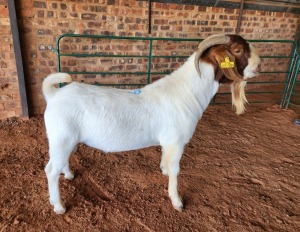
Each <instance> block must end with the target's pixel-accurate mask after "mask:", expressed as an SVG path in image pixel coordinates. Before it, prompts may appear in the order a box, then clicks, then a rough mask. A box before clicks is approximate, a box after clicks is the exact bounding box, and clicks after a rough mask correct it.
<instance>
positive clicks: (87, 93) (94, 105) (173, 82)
mask: <svg viewBox="0 0 300 232" xmlns="http://www.w3.org/2000/svg"><path fill="white" fill-rule="evenodd" d="M259 63H260V59H259V56H258V55H257V52H256V50H255V49H254V47H253V46H252V45H250V44H249V43H248V42H246V40H245V39H243V38H242V37H240V36H238V35H214V36H211V37H208V38H207V39H205V40H204V41H202V42H201V43H200V45H199V48H198V50H197V52H195V53H194V54H192V55H191V56H190V57H189V58H188V59H187V61H186V62H185V63H184V64H183V65H182V66H181V67H180V68H179V69H177V70H176V71H174V72H173V73H171V74H170V75H167V76H165V77H164V78H162V79H160V80H158V81H156V82H154V83H152V84H149V85H146V86H145V87H143V88H141V89H139V90H138V91H134V92H132V91H128V90H121V89H113V88H101V87H97V86H93V85H88V84H82V83H76V82H72V79H71V77H70V75H69V74H66V73H56V74H50V75H49V76H48V77H47V78H45V80H44V81H43V86H42V90H43V94H44V96H45V99H46V101H47V107H46V111H45V114H44V119H45V125H46V131H47V137H48V142H49V154H50V160H49V162H48V164H47V165H46V167H45V172H46V175H47V179H48V188H49V195H50V203H51V204H52V205H53V206H54V211H55V212H56V213H58V214H63V213H65V207H64V206H63V204H62V202H61V198H60V193H59V176H60V174H61V173H63V174H64V175H65V178H66V179H72V178H73V177H74V175H73V173H72V171H71V170H70V167H69V157H70V155H71V154H72V153H73V152H74V151H75V149H76V147H77V145H78V144H79V143H84V144H87V145H88V146H91V147H93V148H97V149H100V150H102V151H104V152H120V151H129V150H135V149H141V148H145V147H149V146H161V147H162V158H161V163H160V168H161V170H162V173H163V174H164V175H168V176H169V184H168V194H169V197H170V199H171V202H172V205H173V207H174V208H175V209H177V210H179V211H182V209H183V204H182V200H181V197H180V196H179V194H178V191H177V176H178V174H179V169H180V167H179V161H180V159H181V157H182V154H183V150H184V146H185V144H187V143H188V142H189V140H190V139H191V137H192V135H193V133H194V131H195V128H196V125H197V123H198V121H199V119H200V118H201V116H202V114H203V112H204V110H205V109H206V108H207V107H208V105H209V103H210V101H211V99H212V98H213V96H214V95H215V94H216V92H217V90H218V87H219V86H220V84H223V83H229V84H231V92H232V104H233V106H234V107H235V108H236V113H237V114H241V113H243V112H244V110H245V107H244V104H245V103H246V102H247V100H246V97H245V93H244V87H245V84H246V80H247V78H251V77H254V76H256V75H257V73H258V72H257V67H258V65H259ZM69 82H72V83H69ZM58 83H69V84H68V85H66V86H64V87H62V88H56V87H55V85H56V84H58ZM133 93H134V94H133Z"/></svg>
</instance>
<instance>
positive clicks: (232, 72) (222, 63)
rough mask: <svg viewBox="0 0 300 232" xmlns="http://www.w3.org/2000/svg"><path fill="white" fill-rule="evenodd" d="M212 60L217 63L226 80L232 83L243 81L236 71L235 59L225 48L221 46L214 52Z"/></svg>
mask: <svg viewBox="0 0 300 232" xmlns="http://www.w3.org/2000/svg"><path fill="white" fill-rule="evenodd" d="M214 58H215V60H216V61H217V62H218V65H219V68H220V69H221V70H222V72H223V73H224V75H225V76H226V77H227V78H228V79H230V80H233V81H242V80H243V77H242V76H241V75H240V74H239V73H238V71H237V68H236V62H235V57H234V56H233V55H232V54H231V53H230V52H229V51H228V49H227V48H226V47H225V46H222V47H220V48H218V49H217V50H216V51H215V54H214Z"/></svg>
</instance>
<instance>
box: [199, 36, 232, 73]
mask: <svg viewBox="0 0 300 232" xmlns="http://www.w3.org/2000/svg"><path fill="white" fill-rule="evenodd" d="M229 41H230V37H229V36H228V35H224V34H221V35H212V36H209V37H208V38H206V39H205V40H203V41H202V42H201V43H200V44H199V46H198V50H197V52H196V56H195V67H196V70H197V72H198V74H199V76H200V77H201V73H200V68H199V59H200V56H201V55H202V53H203V52H204V51H205V50H206V49H208V48H209V47H211V46H214V45H217V44H227V43H229Z"/></svg>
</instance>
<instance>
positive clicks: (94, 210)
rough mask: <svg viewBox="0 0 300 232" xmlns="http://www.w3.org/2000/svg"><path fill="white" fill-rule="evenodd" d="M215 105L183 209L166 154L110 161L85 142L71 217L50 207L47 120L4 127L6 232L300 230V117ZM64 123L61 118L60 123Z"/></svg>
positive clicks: (186, 166)
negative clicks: (170, 187) (175, 204)
mask: <svg viewBox="0 0 300 232" xmlns="http://www.w3.org/2000/svg"><path fill="white" fill-rule="evenodd" d="M247 108H248V110H247V112H246V114H245V115H243V116H236V115H235V114H234V112H233V111H232V109H231V107H230V106H229V105H223V106H210V107H209V108H208V110H207V111H206V112H205V115H204V117H203V118H202V120H201V121H200V123H199V125H198V127H197V130H196V132H195V134H194V136H193V139H192V140H191V142H190V143H189V144H188V145H187V146H186V149H185V152H184V156H183V158H182V160H181V174H180V177H179V192H180V194H181V195H182V198H183V201H184V204H185V209H184V211H183V212H182V213H180V212H177V211H175V210H174V209H173V208H172V206H171V202H170V200H169V198H168V194H167V190H166V187H167V177H165V176H163V175H162V174H161V171H160V168H159V163H160V148H159V147H153V148H147V149H143V150H138V151H132V152H124V153H111V154H104V153H103V152H101V151H99V150H95V149H92V148H89V147H87V146H85V145H81V146H80V147H79V149H78V151H77V152H76V153H75V155H73V156H72V157H71V168H72V169H73V171H74V172H75V179H74V180H73V181H67V180H65V179H64V178H61V180H60V188H61V193H62V198H63V201H64V202H65V203H66V207H67V212H66V213H65V214H64V215H56V214H55V213H54V212H53V208H52V206H50V204H49V202H48V192H47V182H46V176H45V173H44V171H43V169H44V167H45V164H46V163H47V161H48V151H47V139H46V135H45V128H44V123H43V118H42V117H35V118H32V119H30V120H27V121H22V120H20V119H15V118H12V119H8V120H5V121H1V122H0V170H1V171H0V210H1V212H0V231H1V232H2V231H222V232H223V231H237V232H243V231H288V232H292V231H300V205H299V202H300V141H299V135H300V126H297V125H294V124H293V120H294V119H295V118H300V114H299V113H297V112H295V111H293V110H281V109H279V108H278V107H277V106H276V105H272V106H255V105H250V106H248V107H247ZM58 120H59V119H58Z"/></svg>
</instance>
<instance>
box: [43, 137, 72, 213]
mask: <svg viewBox="0 0 300 232" xmlns="http://www.w3.org/2000/svg"><path fill="white" fill-rule="evenodd" d="M49 148H50V149H49V153H50V160H49V162H48V164H47V166H46V168H45V172H46V175H47V180H48V189H49V196H50V203H51V205H53V206H54V211H55V212H56V213H57V214H63V213H65V211H66V209H65V207H64V206H63V204H62V201H61V197H60V192H59V177H60V174H61V173H64V174H65V178H67V177H69V178H71V177H72V176H73V173H72V172H71V170H70V168H69V157H70V155H71V153H72V150H73V149H74V146H71V145H70V144H68V145H66V144H56V145H54V144H52V143H51V142H50V141H49Z"/></svg>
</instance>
